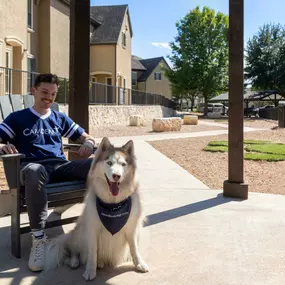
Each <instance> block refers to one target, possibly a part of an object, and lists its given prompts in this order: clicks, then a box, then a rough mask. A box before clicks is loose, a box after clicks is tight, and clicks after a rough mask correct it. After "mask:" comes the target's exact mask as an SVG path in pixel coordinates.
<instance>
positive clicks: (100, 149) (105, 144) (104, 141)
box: [91, 137, 112, 169]
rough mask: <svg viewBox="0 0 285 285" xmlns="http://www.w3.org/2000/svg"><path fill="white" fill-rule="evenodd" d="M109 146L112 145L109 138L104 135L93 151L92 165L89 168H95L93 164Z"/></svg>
mask: <svg viewBox="0 0 285 285" xmlns="http://www.w3.org/2000/svg"><path fill="white" fill-rule="evenodd" d="M110 147H112V145H111V143H110V141H109V139H108V138H107V137H104V138H103V139H102V141H101V143H100V144H99V146H98V148H97V150H96V151H95V155H94V159H93V162H92V166H91V169H94V168H95V165H96V163H97V162H98V161H100V160H101V158H102V155H103V153H104V152H105V151H106V150H108V149H109V148H110Z"/></svg>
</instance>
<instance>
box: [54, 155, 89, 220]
mask: <svg viewBox="0 0 285 285" xmlns="http://www.w3.org/2000/svg"><path fill="white" fill-rule="evenodd" d="M92 160H93V158H89V159H84V160H73V161H68V162H65V163H63V164H62V165H61V166H59V167H57V168H56V170H55V171H54V172H53V173H52V175H51V182H61V181H70V180H86V178H87V175H88V172H89V169H90V166H91V164H92ZM71 206H73V205H72V204H71V205H65V206H59V207H56V208H55V209H54V212H55V213H57V214H59V215H61V214H62V213H63V212H64V211H66V210H67V209H68V208H70V207H71Z"/></svg>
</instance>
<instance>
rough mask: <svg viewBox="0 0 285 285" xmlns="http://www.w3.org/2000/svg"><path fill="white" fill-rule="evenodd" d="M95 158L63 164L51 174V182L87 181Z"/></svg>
mask: <svg viewBox="0 0 285 285" xmlns="http://www.w3.org/2000/svg"><path fill="white" fill-rule="evenodd" d="M92 161H93V158H88V159H81V160H72V161H68V162H65V163H63V164H61V165H60V166H58V167H56V169H55V170H54V171H53V172H52V173H51V176H50V181H51V182H61V181H73V180H86V179H87V176H88V172H89V170H90V167H91V164H92Z"/></svg>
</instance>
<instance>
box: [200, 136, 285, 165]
mask: <svg viewBox="0 0 285 285" xmlns="http://www.w3.org/2000/svg"><path fill="white" fill-rule="evenodd" d="M244 146H245V154H244V159H246V160H257V161H258V160H265V161H282V160H285V144H281V143H271V142H270V141H264V140H245V141H244ZM203 150H204V151H210V152H227V151H228V142H227V141H210V142H209V143H208V145H207V146H206V147H205V148H204V149H203Z"/></svg>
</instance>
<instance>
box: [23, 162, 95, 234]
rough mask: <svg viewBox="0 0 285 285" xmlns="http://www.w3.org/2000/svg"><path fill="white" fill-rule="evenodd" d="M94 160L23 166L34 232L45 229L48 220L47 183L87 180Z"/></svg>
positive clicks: (27, 200) (28, 208) (24, 182)
mask: <svg viewBox="0 0 285 285" xmlns="http://www.w3.org/2000/svg"><path fill="white" fill-rule="evenodd" d="M91 163H92V158H89V159H84V160H74V161H63V160H61V159H46V160H41V161H37V162H32V163H25V162H23V163H22V164H21V184H22V185H24V186H25V198H26V203H27V212H28V216H29V220H30V227H31V230H32V231H35V230H42V229H44V228H45V223H46V219H47V210H48V204H47V193H46V191H45V190H44V186H45V184H47V183H53V182H61V181H72V180H86V178H87V175H88V172H89V169H90V166H91Z"/></svg>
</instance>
